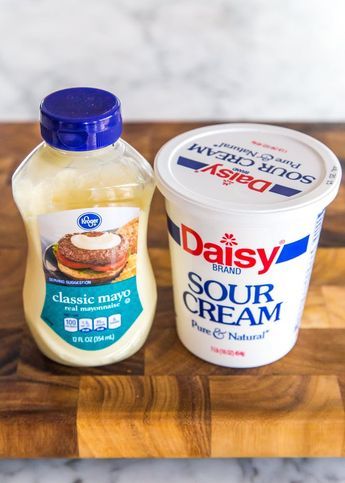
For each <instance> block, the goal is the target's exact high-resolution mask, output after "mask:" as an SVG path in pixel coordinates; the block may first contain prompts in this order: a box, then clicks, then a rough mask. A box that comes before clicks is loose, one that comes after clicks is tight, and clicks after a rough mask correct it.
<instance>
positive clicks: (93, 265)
mask: <svg viewBox="0 0 345 483" xmlns="http://www.w3.org/2000/svg"><path fill="white" fill-rule="evenodd" d="M139 213H140V209H139V208H137V207H108V208H92V209H88V208H85V209H78V210H67V211H60V212H54V213H48V214H45V215H41V216H39V217H38V226H39V232H40V238H41V247H42V260H43V270H44V273H45V278H46V296H45V302H44V306H43V310H42V314H41V318H42V320H44V322H45V323H46V324H47V325H48V326H49V327H50V328H51V329H52V330H53V331H54V332H55V333H56V334H58V335H59V336H60V337H61V338H62V339H63V340H64V341H66V342H68V343H69V344H71V345H72V346H74V347H77V348H79V349H83V350H88V351H94V350H100V349H104V348H106V347H109V346H110V345H112V344H114V343H115V342H117V341H118V340H119V339H120V338H121V337H122V336H123V335H124V334H125V333H126V332H127V331H128V329H129V328H130V327H131V326H132V325H133V323H134V322H135V321H136V319H137V318H138V316H139V315H140V314H141V312H142V310H143V308H142V305H141V302H140V298H139V294H138V289H137V281H136V256H137V239H138V224H139Z"/></svg>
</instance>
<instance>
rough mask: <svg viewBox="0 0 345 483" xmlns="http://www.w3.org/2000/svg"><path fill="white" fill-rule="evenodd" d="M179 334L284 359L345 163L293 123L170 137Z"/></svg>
mask: <svg viewBox="0 0 345 483" xmlns="http://www.w3.org/2000/svg"><path fill="white" fill-rule="evenodd" d="M155 172H156V178H157V184H158V187H159V189H160V190H161V192H162V193H163V195H164V196H165V199H166V210H167V216H168V229H169V235H170V236H169V243H170V253H171V261H172V273H173V289H174V301H175V310H176V320H177V331H178V335H179V338H180V339H181V342H182V343H183V344H184V345H185V346H186V347H187V349H189V350H190V351H191V352H192V353H193V354H195V355H196V356H198V357H200V358H202V359H204V360H207V361H209V362H212V363H214V364H219V365H222V366H228V367H238V368H247V367H256V366H261V365H264V364H268V363H270V362H273V361H276V360H277V359H280V358H281V357H283V356H284V355H285V354H287V353H288V352H289V351H290V350H291V349H292V347H293V346H294V345H295V343H296V339H297V335H298V329H299V325H300V321H301V316H302V312H303V307H304V302H305V298H306V293H307V290H308V285H309V279H310V274H311V271H312V266H313V261H314V257H315V252H316V249H317V244H318V239H319V234H320V230H321V226H322V220H323V216H324V211H325V208H326V206H327V205H328V204H329V203H330V202H331V201H332V200H333V199H334V197H335V196H336V194H337V191H338V188H339V183H340V178H341V169H340V164H339V162H338V160H337V158H336V156H335V155H334V154H333V153H332V152H331V151H330V150H329V149H328V148H327V147H326V146H325V145H323V144H322V143H320V142H319V141H317V140H315V139H313V138H311V137H309V136H307V135H305V134H302V133H299V132H297V131H293V130H290V129H285V128H280V127H274V126H266V125H257V124H223V125H216V126H209V127H205V128H201V129H196V130H193V131H190V132H187V133H185V134H182V135H180V136H178V137H176V138H174V139H172V140H171V141H170V142H168V143H167V144H165V145H164V146H163V147H162V149H161V150H160V151H159V153H158V154H157V157H156V161H155Z"/></svg>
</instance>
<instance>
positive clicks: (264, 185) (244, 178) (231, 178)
mask: <svg viewBox="0 0 345 483" xmlns="http://www.w3.org/2000/svg"><path fill="white" fill-rule="evenodd" d="M195 173H205V174H208V175H211V176H215V177H216V178H220V179H221V180H222V184H223V185H224V186H231V185H232V184H234V183H239V184H243V185H246V186H247V188H249V189H250V190H252V191H257V192H259V193H263V192H264V191H266V190H267V189H268V188H269V187H270V186H271V185H272V183H271V182H270V181H266V180H264V179H260V178H255V177H254V176H251V175H249V174H242V173H240V172H238V171H233V170H232V169H230V168H226V167H224V166H223V164H221V163H216V164H211V165H209V166H205V167H203V168H200V169H196V170H195Z"/></svg>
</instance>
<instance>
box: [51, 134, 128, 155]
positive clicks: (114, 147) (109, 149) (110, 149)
mask: <svg viewBox="0 0 345 483" xmlns="http://www.w3.org/2000/svg"><path fill="white" fill-rule="evenodd" d="M44 145H45V149H46V150H47V151H48V152H51V153H52V154H54V155H55V156H59V157H60V156H61V157H63V158H74V159H75V158H88V159H89V158H93V157H95V158H99V157H101V156H107V155H108V154H111V153H113V154H114V152H116V151H118V152H122V151H123V150H124V144H123V142H122V140H121V138H119V139H118V140H117V141H116V142H115V143H114V144H110V145H109V146H105V147H103V148H100V149H91V150H88V151H71V150H64V149H59V148H56V147H53V146H50V145H49V144H48V143H46V142H44Z"/></svg>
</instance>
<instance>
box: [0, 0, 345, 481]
mask: <svg viewBox="0 0 345 483" xmlns="http://www.w3.org/2000/svg"><path fill="white" fill-rule="evenodd" d="M344 18H345V1H344V0H330V1H325V0H289V1H286V0H212V1H210V0H97V1H95V0H59V1H53V0H50V1H49V0H0V121H1V120H27V119H37V116H38V105H39V102H40V100H41V98H42V97H43V96H44V95H46V94H48V93H49V92H51V91H53V90H56V89H61V88H64V87H68V86H76V85H90V86H98V87H101V88H105V89H109V90H111V91H113V92H115V93H117V94H118V96H119V97H120V98H121V100H122V104H123V111H124V115H125V118H126V119H127V120H160V119H209V120H212V119H256V120H259V119H262V120H321V121H322V120H344V118H345V103H344V99H345V80H344V79H345V27H344ZM95 481H99V482H100V483H108V482H109V483H115V482H116V483H122V482H126V483H139V482H140V483H146V482H150V483H161V482H162V481H164V482H165V483H170V482H178V483H191V482H197V483H206V482H207V483H208V482H213V481H216V482H218V483H222V482H236V483H237V482H241V483H266V482H267V483H268V482H269V483H276V482H277V481H279V483H314V482H315V483H323V482H335V483H338V482H345V461H344V460H341V459H338V460H329V459H317V460H313V459H307V460H301V459H287V460H283V459H269V460H262V459H255V460H248V459H233V460H231V459H226V460H99V461H88V460H84V461H77V460H69V461H68V460H41V461H27V460H11V461H6V460H3V461H1V462H0V482H1V483H47V482H49V483H94V482H95Z"/></svg>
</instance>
